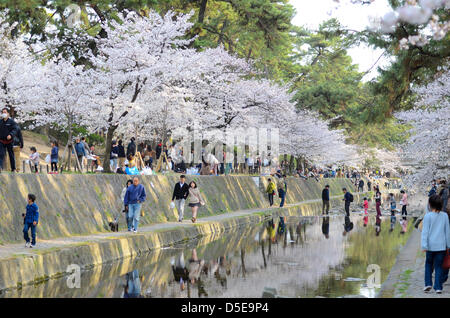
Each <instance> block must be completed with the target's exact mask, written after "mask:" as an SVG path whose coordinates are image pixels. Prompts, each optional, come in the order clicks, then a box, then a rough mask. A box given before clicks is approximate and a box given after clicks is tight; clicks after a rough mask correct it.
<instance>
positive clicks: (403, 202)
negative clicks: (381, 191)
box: [400, 190, 408, 216]
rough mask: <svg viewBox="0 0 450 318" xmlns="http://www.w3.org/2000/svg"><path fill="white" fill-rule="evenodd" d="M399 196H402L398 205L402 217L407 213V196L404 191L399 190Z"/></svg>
mask: <svg viewBox="0 0 450 318" xmlns="http://www.w3.org/2000/svg"><path fill="white" fill-rule="evenodd" d="M400 194H401V195H402V198H401V199H400V205H401V206H402V216H407V215H408V211H406V206H407V205H408V195H407V194H406V192H405V190H401V191H400Z"/></svg>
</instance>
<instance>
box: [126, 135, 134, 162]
mask: <svg viewBox="0 0 450 318" xmlns="http://www.w3.org/2000/svg"><path fill="white" fill-rule="evenodd" d="M134 141H135V139H134V137H131V140H130V143H129V144H128V146H127V158H128V156H129V155H132V156H133V157H134V156H135V155H136V144H135V143H134Z"/></svg>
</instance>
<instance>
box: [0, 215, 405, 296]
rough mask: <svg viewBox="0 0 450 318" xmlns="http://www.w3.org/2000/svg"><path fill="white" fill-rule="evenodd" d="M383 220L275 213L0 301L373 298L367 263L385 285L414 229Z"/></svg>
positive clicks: (359, 216)
mask: <svg viewBox="0 0 450 318" xmlns="http://www.w3.org/2000/svg"><path fill="white" fill-rule="evenodd" d="M382 222H389V217H377V218H375V217H374V216H373V215H371V216H364V215H363V214H357V213H352V215H351V217H344V216H343V215H329V216H325V217H319V216H307V217H297V216H274V217H273V219H272V218H270V219H268V220H266V222H264V223H263V224H259V225H255V226H252V227H247V228H245V229H240V230H236V231H235V232H233V233H229V234H227V235H221V236H213V237H204V238H201V239H200V240H198V241H191V242H188V243H186V244H183V245H180V246H176V247H175V248H168V249H163V250H158V251H155V252H152V253H149V254H148V255H146V256H144V257H141V258H138V259H127V260H124V261H123V262H117V263H112V264H107V265H105V266H102V267H96V268H94V269H93V270H90V271H85V272H82V277H81V278H82V282H81V287H82V288H81V289H69V288H68V287H67V284H66V279H65V278H60V279H52V280H50V281H48V282H46V283H45V284H41V285H37V286H24V287H23V288H22V289H20V290H13V291H10V292H8V293H6V294H3V295H1V296H3V297H124V298H125V297H188V298H191V297H261V295H262V292H263V290H264V288H265V287H270V288H275V289H276V290H277V293H278V294H280V295H283V296H287V297H314V296H325V297H338V296H342V295H346V294H364V295H366V296H373V295H375V290H373V289H368V287H367V286H365V285H364V283H365V279H366V278H367V277H368V275H369V273H367V271H366V269H367V266H368V265H369V264H378V265H379V266H380V267H381V271H382V272H381V277H382V280H384V279H385V278H386V277H387V274H388V273H389V270H390V268H391V267H392V265H393V264H394V261H395V257H396V255H397V253H398V250H399V247H400V246H402V245H403V244H404V243H405V242H406V240H407V238H408V236H409V235H408V234H409V233H410V229H411V228H412V226H411V225H408V224H407V220H403V219H402V220H401V224H400V223H398V222H397V223H395V224H394V231H393V232H390V231H384V232H382V231H381V223H382ZM350 224H351V225H350ZM411 224H412V223H411ZM343 227H344V233H345V234H344V235H342V233H343V231H342V228H343ZM373 229H375V235H374V230H373ZM402 232H403V233H404V232H406V233H407V234H406V235H405V234H401V233H402Z"/></svg>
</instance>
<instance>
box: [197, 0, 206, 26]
mask: <svg viewBox="0 0 450 318" xmlns="http://www.w3.org/2000/svg"><path fill="white" fill-rule="evenodd" d="M207 3H208V0H202V2H201V4H200V11H199V13H198V23H203V20H204V19H205V11H206V5H207Z"/></svg>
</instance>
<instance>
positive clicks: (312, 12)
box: [290, 0, 392, 81]
mask: <svg viewBox="0 0 450 318" xmlns="http://www.w3.org/2000/svg"><path fill="white" fill-rule="evenodd" d="M290 3H291V4H292V5H293V6H294V7H295V9H296V11H297V14H296V16H295V17H294V19H293V21H292V23H293V24H295V25H303V26H306V27H308V28H310V29H315V28H317V27H318V26H319V24H320V23H321V22H323V21H325V20H328V19H331V18H337V19H338V20H339V21H340V22H341V24H342V25H344V26H346V27H347V28H349V29H352V30H357V31H362V30H364V29H366V28H367V26H369V17H371V16H372V17H377V16H378V17H380V16H383V15H384V14H385V13H387V12H389V11H392V9H391V8H390V6H389V4H388V3H387V0H375V1H374V2H373V3H372V4H370V5H359V4H351V3H350V1H349V0H340V4H338V3H337V2H336V1H334V0H290ZM348 53H349V55H350V56H351V57H352V59H353V63H355V64H358V65H359V70H360V71H361V72H365V71H367V70H368V69H370V68H371V67H372V65H374V63H375V62H376V61H377V59H378V58H379V57H380V55H381V54H382V53H383V51H382V50H379V49H377V50H375V49H373V48H369V47H367V46H359V47H356V48H352V49H350V50H349V52H348ZM388 64H389V60H388V59H387V58H384V57H382V58H381V59H380V61H379V62H378V63H377V65H376V66H375V67H374V68H373V69H372V71H371V72H370V73H369V74H367V75H366V76H365V77H364V79H363V80H365V81H367V80H370V79H372V78H373V77H375V76H377V74H378V72H377V66H384V65H388Z"/></svg>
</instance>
